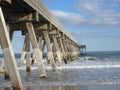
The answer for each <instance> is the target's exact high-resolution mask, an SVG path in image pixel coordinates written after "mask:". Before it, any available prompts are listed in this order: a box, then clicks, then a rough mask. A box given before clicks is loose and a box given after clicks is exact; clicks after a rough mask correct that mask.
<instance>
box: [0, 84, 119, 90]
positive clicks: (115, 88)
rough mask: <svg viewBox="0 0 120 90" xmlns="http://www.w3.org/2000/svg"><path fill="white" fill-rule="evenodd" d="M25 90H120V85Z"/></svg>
mask: <svg viewBox="0 0 120 90" xmlns="http://www.w3.org/2000/svg"><path fill="white" fill-rule="evenodd" d="M0 90H13V89H12V88H11V87H2V88H0ZM23 90H120V85H73V86H70V85H66V86H64V85H59V86H51V85H47V86H26V87H24V89H23Z"/></svg>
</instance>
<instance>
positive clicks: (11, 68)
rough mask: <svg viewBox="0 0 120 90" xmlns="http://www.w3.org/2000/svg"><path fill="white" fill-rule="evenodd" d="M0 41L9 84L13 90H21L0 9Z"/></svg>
mask: <svg viewBox="0 0 120 90" xmlns="http://www.w3.org/2000/svg"><path fill="white" fill-rule="evenodd" d="M0 41H1V47H2V51H3V54H4V60H5V63H6V67H7V69H8V72H9V75H10V79H11V81H12V82H11V83H12V86H13V89H14V90H22V89H23V86H22V82H21V78H20V75H19V72H18V69H17V64H16V60H15V56H14V53H13V50H12V46H11V42H10V39H9V34H8V31H7V27H6V23H5V20H4V16H3V12H2V9H1V7H0Z"/></svg>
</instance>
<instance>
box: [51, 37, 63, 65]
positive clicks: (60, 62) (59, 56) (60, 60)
mask: <svg viewBox="0 0 120 90" xmlns="http://www.w3.org/2000/svg"><path fill="white" fill-rule="evenodd" d="M53 41H54V46H55V48H56V54H57V58H58V61H59V65H60V66H62V59H61V55H60V50H59V45H58V42H57V39H56V37H55V36H53Z"/></svg>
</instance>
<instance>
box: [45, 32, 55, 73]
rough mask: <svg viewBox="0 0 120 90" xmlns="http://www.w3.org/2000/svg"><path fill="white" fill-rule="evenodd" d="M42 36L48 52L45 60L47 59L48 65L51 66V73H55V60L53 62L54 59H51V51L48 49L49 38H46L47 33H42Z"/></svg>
mask: <svg viewBox="0 0 120 90" xmlns="http://www.w3.org/2000/svg"><path fill="white" fill-rule="evenodd" d="M43 34H44V39H45V43H46V46H47V50H48V52H47V58H48V60H50V64H51V66H52V71H56V65H55V60H54V57H53V52H52V49H51V47H50V38H49V36H48V32H47V31H43Z"/></svg>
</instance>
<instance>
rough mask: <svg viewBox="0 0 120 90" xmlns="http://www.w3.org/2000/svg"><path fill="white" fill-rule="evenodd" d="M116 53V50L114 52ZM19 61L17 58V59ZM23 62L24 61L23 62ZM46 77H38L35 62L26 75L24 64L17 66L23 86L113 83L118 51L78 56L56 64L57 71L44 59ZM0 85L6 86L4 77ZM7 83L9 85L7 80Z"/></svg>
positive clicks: (117, 79) (119, 74) (119, 79)
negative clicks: (61, 64) (60, 64)
mask: <svg viewBox="0 0 120 90" xmlns="http://www.w3.org/2000/svg"><path fill="white" fill-rule="evenodd" d="M115 53H116V52H115ZM17 61H19V60H17ZM24 64H25V63H24ZM44 64H45V68H46V72H47V79H45V80H43V79H40V73H39V70H38V67H37V63H35V64H34V66H32V67H31V75H26V66H23V67H21V68H18V69H19V71H20V75H21V78H22V82H23V84H24V86H25V87H27V86H39V85H55V86H57V85H104V84H107V85H113V84H118V85H119V84H120V52H119V53H117V54H114V52H111V53H103V54H102V53H90V54H89V55H88V56H84V57H79V58H77V59H76V60H75V61H73V62H68V64H67V65H66V64H64V62H63V66H62V67H59V66H57V72H52V71H51V66H50V65H47V64H46V62H45V60H44ZM0 85H4V86H6V82H5V81H4V79H3V78H2V79H1V82H0ZM7 85H10V83H9V82H7Z"/></svg>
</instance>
